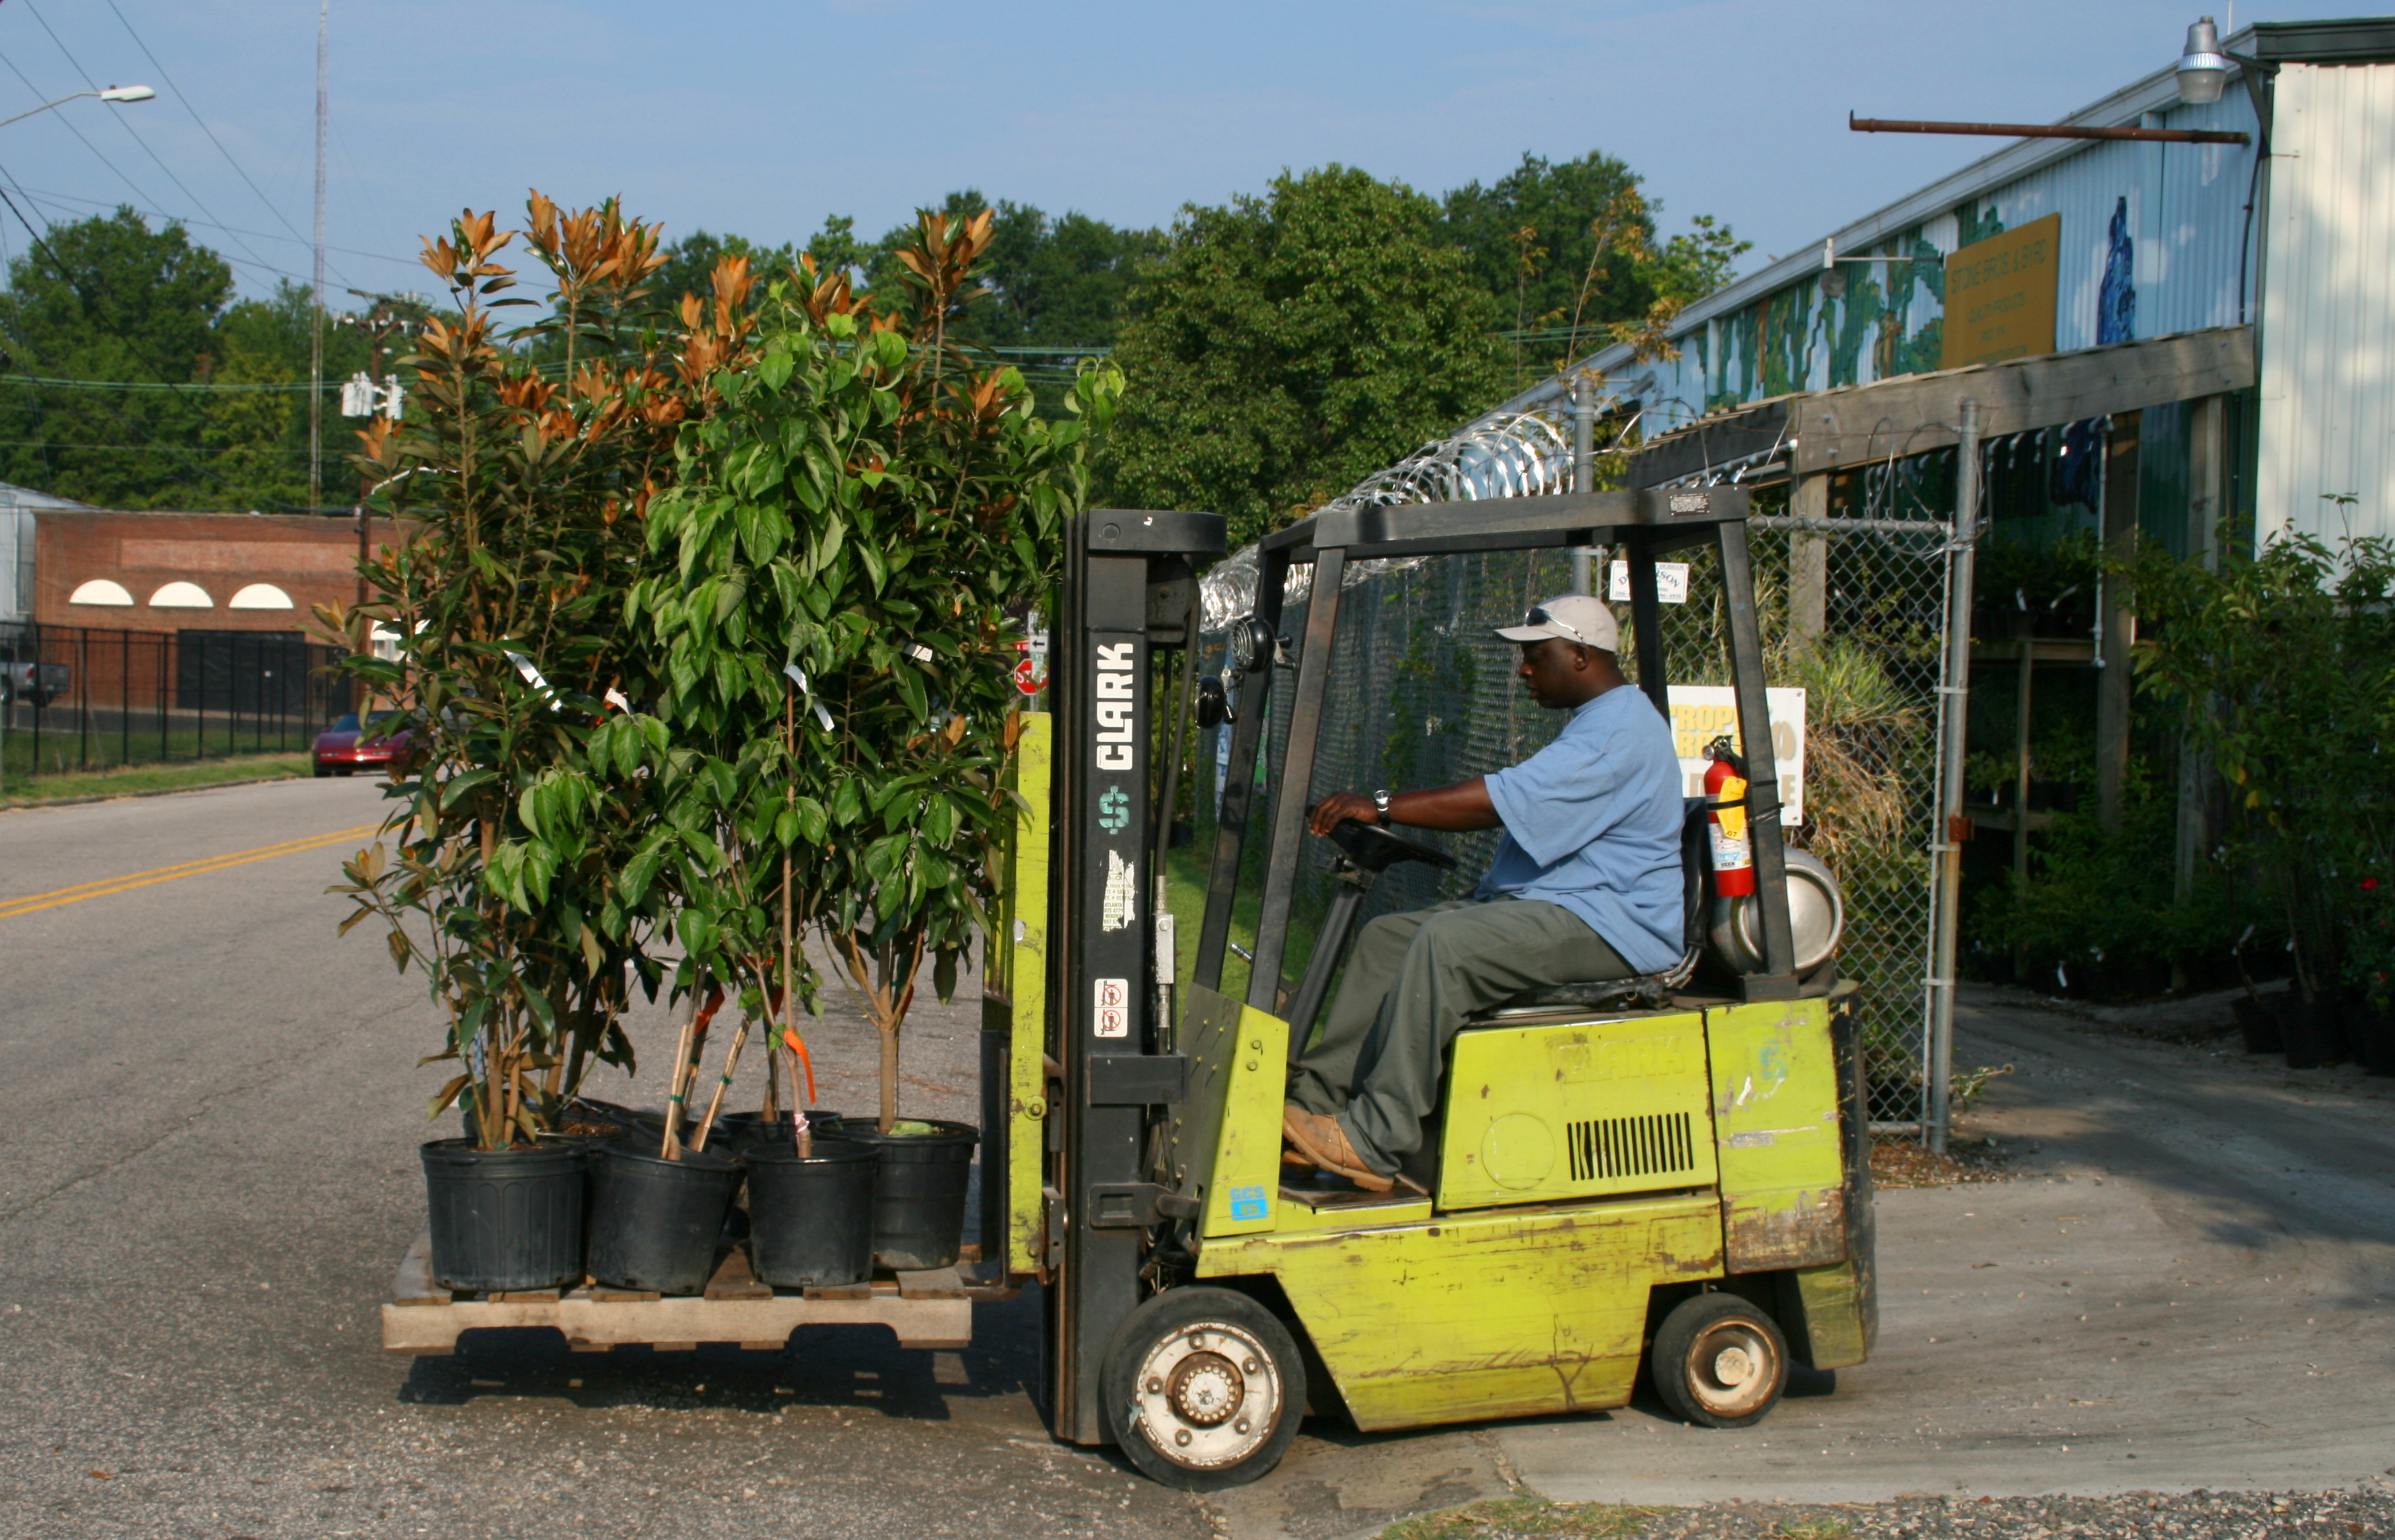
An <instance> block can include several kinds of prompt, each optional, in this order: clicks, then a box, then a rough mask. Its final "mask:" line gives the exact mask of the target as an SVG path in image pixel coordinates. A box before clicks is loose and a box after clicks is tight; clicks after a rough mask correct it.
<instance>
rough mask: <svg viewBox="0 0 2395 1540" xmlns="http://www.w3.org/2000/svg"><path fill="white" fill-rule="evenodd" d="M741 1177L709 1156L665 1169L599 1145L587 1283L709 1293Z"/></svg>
mask: <svg viewBox="0 0 2395 1540" xmlns="http://www.w3.org/2000/svg"><path fill="white" fill-rule="evenodd" d="M740 1172H741V1166H740V1162H738V1161H737V1160H734V1159H733V1158H731V1157H730V1156H728V1155H723V1154H719V1153H717V1152H716V1151H715V1150H713V1149H709V1150H708V1151H706V1152H705V1153H704V1154H695V1153H692V1152H691V1151H689V1150H684V1151H683V1152H682V1157H681V1160H679V1161H668V1160H667V1159H666V1158H665V1157H663V1156H661V1155H658V1154H656V1153H655V1152H654V1151H652V1150H649V1149H647V1148H641V1147H636V1146H633V1145H631V1144H629V1143H625V1142H623V1141H620V1140H619V1141H616V1142H615V1143H612V1144H604V1145H601V1146H600V1147H599V1149H598V1154H597V1160H596V1162H595V1163H594V1164H593V1165H592V1167H591V1171H590V1276H591V1277H592V1278H594V1279H596V1280H598V1281H600V1282H602V1283H605V1284H609V1285H612V1286H613V1287H615V1288H618V1289H648V1290H654V1291H655V1293H658V1294H696V1293H698V1292H699V1291H700V1290H701V1289H704V1288H706V1287H707V1280H708V1275H709V1274H710V1273H712V1272H714V1270H715V1248H716V1242H717V1241H719V1240H720V1239H721V1236H722V1234H723V1219H724V1215H726V1214H727V1213H729V1212H730V1210H731V1208H732V1199H733V1195H734V1193H736V1192H738V1191H739V1190H740Z"/></svg>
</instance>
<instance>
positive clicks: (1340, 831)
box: [1328, 818, 1455, 871]
mask: <svg viewBox="0 0 2395 1540" xmlns="http://www.w3.org/2000/svg"><path fill="white" fill-rule="evenodd" d="M1328 838H1329V839H1330V843H1333V844H1335V845H1337V846H1338V847H1339V848H1340V849H1341V850H1343V851H1344V852H1345V853H1346V855H1347V858H1348V859H1349V860H1351V861H1353V862H1355V863H1356V865H1357V866H1359V867H1362V868H1363V869H1364V870H1366V871H1385V870H1388V869H1389V868H1391V867H1393V866H1396V864H1397V863H1398V862H1400V861H1420V862H1422V864H1423V865H1424V866H1433V867H1436V868H1438V869H1439V870H1446V869H1448V868H1449V867H1451V866H1453V865H1455V857H1454V856H1450V855H1449V854H1448V853H1447V852H1446V851H1444V850H1441V849H1439V848H1438V846H1436V845H1434V844H1424V843H1422V842H1421V841H1420V840H1409V839H1407V838H1406V837H1405V836H1404V835H1402V834H1397V833H1394V832H1392V831H1391V830H1388V829H1386V828H1383V826H1382V825H1380V824H1376V823H1365V822H1364V821H1363V820H1361V819H1359V818H1349V819H1347V820H1345V821H1344V822H1343V823H1341V824H1340V825H1339V826H1338V827H1337V828H1335V829H1333V830H1331V831H1330V834H1329V836H1328Z"/></svg>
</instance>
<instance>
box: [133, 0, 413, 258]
mask: <svg viewBox="0 0 2395 1540" xmlns="http://www.w3.org/2000/svg"><path fill="white" fill-rule="evenodd" d="M108 8H109V9H110V10H112V11H115V12H116V20H118V21H120V22H122V23H123V24H124V27H125V31H126V33H127V34H128V35H129V36H131V37H132V39H133V46H135V47H137V48H139V49H140V50H141V57H142V58H144V59H146V60H149V61H150V67H151V68H152V69H153V70H155V71H157V72H158V78H159V79H161V80H163V81H165V83H166V88H167V89H168V90H170V91H172V92H174V93H175V100H177V101H179V102H181V103H182V104H183V111H184V112H186V113H190V114H191V115H192V122H193V123H196V124H198V125H199V126H200V132H201V133H203V134H205V135H207V136H208V142H209V143H210V144H213V145H215V146H216V147H217V153H218V154H220V155H222V156H224V158H225V164H226V165H228V166H232V169H233V174H234V175H235V176H237V177H239V178H240V179H242V181H243V182H244V183H245V184H246V185H247V186H248V188H249V190H250V191H251V192H255V193H257V194H258V202H259V203H261V204H264V205H265V206H266V211H267V212H268V213H270V214H271V215H273V216H274V217H275V218H276V219H280V220H282V222H283V228H284V229H285V230H287V231H289V232H291V238H292V239H293V240H295V241H298V242H299V243H300V244H301V245H303V246H304V245H306V244H307V243H308V237H307V236H305V235H302V234H300V233H299V227H298V225H296V224H293V223H292V222H291V220H290V218H289V217H288V216H287V215H285V214H284V212H283V210H282V209H281V208H280V207H278V206H276V205H275V202H274V200H273V199H271V198H270V197H268V196H267V195H266V191H265V189H263V188H261V187H259V186H258V183H257V182H255V181H253V180H251V179H250V175H249V173H248V171H246V170H245V169H244V168H243V166H242V164H241V162H239V161H237V160H235V159H233V154H232V151H230V150H228V149H226V148H225V145H224V140H222V139H218V138H217V131H216V130H215V129H213V128H211V127H209V126H208V124H207V120H206V119H205V118H204V117H202V116H200V112H199V109H198V108H196V107H194V106H192V99H191V98H190V97H188V96H186V95H184V94H183V88H182V87H181V86H178V85H176V84H175V77H174V76H173V75H171V74H169V73H166V66H165V65H164V64H161V63H160V62H158V56H157V55H156V54H154V53H152V52H151V51H150V45H149V44H147V43H145V42H143V41H142V40H141V34H140V33H138V32H135V31H134V30H133V23H132V22H131V21H128V20H126V17H125V13H124V12H123V11H121V10H117V7H116V0H108ZM266 238H267V239H271V240H279V239H281V237H280V236H269V237H266ZM327 249H331V250H339V249H343V248H340V247H328V248H327ZM350 255H351V256H356V257H369V256H373V255H374V253H372V252H364V251H360V252H351V253H350ZM382 260H384V261H397V260H399V259H398V258H392V257H386V258H383V259H382ZM348 282H349V280H347V279H343V280H342V283H343V285H347V284H348Z"/></svg>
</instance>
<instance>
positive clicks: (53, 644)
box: [0, 623, 351, 785]
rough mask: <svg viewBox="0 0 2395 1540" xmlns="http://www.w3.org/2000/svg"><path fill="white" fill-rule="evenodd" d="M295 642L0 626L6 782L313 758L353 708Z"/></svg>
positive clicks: (215, 634)
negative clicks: (253, 758) (314, 744)
mask: <svg viewBox="0 0 2395 1540" xmlns="http://www.w3.org/2000/svg"><path fill="white" fill-rule="evenodd" d="M342 656H343V655H342V652H341V649H339V648H337V647H328V646H324V645H323V644H318V643H314V642H311V641H309V640H308V639H307V637H305V636H304V635H302V634H301V633H299V632H298V631H173V632H165V631H110V630H100V629H97V628H91V627H83V626H44V625H36V624H31V623H25V624H14V623H12V624H6V625H0V777H5V782H6V784H8V785H14V784H16V783H18V782H20V781H22V780H26V779H30V778H33V777H40V776H55V775H67V774H73V773H75V772H79V771H89V770H105V769H112V768H115V767H118V766H122V765H132V764H152V763H169V762H175V761H189V760H200V759H222V758H226V757H228V756H232V755H237V754H269V753H276V752H284V751H296V750H303V749H306V748H307V747H308V746H309V744H310V743H311V741H312V740H313V739H314V737H315V736H316V735H317V734H318V733H319V732H322V731H323V730H324V727H325V725H326V724H329V723H330V722H331V721H332V720H333V719H334V718H335V717H337V716H338V715H340V714H341V713H342V712H343V711H346V710H349V709H350V705H349V702H350V693H351V686H350V684H349V682H348V681H347V680H345V679H344V678H342V677H341V676H340V675H338V674H337V673H336V672H334V670H333V665H334V664H335V663H336V662H337V661H338V660H339V658H340V657H342Z"/></svg>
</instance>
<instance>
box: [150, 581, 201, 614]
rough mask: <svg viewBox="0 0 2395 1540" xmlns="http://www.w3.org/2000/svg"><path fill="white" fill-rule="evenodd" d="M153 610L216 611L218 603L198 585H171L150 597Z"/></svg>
mask: <svg viewBox="0 0 2395 1540" xmlns="http://www.w3.org/2000/svg"><path fill="white" fill-rule="evenodd" d="M150 607H151V608H152V609H214V608H216V607H217V602H216V601H215V600H213V599H211V598H209V597H208V591H207V590H205V589H204V588H202V587H200V585H199V584H197V583H169V584H167V585H166V586H165V588H162V589H160V590H159V591H157V592H155V593H153V594H152V595H151V596H150Z"/></svg>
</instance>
